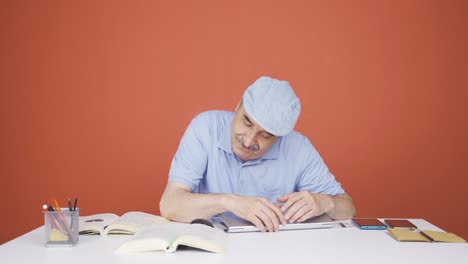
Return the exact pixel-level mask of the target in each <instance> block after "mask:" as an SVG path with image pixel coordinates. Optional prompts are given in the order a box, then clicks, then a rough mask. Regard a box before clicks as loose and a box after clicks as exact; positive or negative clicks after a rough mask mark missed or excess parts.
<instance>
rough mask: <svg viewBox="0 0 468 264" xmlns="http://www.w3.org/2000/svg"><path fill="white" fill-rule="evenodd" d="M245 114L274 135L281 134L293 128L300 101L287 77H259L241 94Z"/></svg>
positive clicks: (299, 109) (299, 110) (298, 112)
mask: <svg viewBox="0 0 468 264" xmlns="http://www.w3.org/2000/svg"><path fill="white" fill-rule="evenodd" d="M242 103H243V106H244V109H245V111H246V112H247V114H248V115H249V116H250V117H251V118H252V119H253V120H254V121H255V122H256V123H257V124H258V125H259V126H261V127H262V128H263V129H265V130H266V131H267V132H269V133H271V134H273V135H275V136H285V135H287V134H289V132H291V131H292V130H293V129H294V126H295V125H296V122H297V119H298V117H299V114H300V112H301V103H300V101H299V98H298V97H297V96H296V94H295V93H294V91H293V89H292V87H291V85H289V83H288V82H287V81H281V80H277V79H273V78H270V77H266V76H263V77H260V78H258V79H257V80H256V81H255V82H254V83H253V84H251V85H250V86H249V87H248V88H247V90H245V92H244V95H243V96H242Z"/></svg>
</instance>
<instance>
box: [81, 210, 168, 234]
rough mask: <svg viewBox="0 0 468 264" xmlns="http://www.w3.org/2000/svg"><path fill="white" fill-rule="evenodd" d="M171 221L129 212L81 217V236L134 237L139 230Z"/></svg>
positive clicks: (146, 214)
mask: <svg viewBox="0 0 468 264" xmlns="http://www.w3.org/2000/svg"><path fill="white" fill-rule="evenodd" d="M168 222H169V221H168V220H167V219H166V218H164V217H161V216H157V215H153V214H148V213H143V212H128V213H125V214H123V215H122V216H120V217H119V216H118V215H116V214H110V213H106V214H95V215H90V216H83V217H80V225H79V233H80V235H99V234H101V235H102V236H105V235H108V234H121V235H133V234H135V233H136V232H137V231H138V230H141V229H143V228H145V227H150V226H152V225H153V224H162V223H168Z"/></svg>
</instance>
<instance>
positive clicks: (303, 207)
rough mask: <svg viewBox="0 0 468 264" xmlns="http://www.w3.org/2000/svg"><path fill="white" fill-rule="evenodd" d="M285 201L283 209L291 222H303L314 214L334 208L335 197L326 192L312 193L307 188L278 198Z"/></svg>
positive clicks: (279, 200)
mask: <svg viewBox="0 0 468 264" xmlns="http://www.w3.org/2000/svg"><path fill="white" fill-rule="evenodd" d="M277 200H278V202H282V203H284V204H283V205H282V206H281V211H283V212H284V213H285V215H284V217H285V219H286V220H287V221H289V223H294V222H303V221H305V220H307V219H309V218H311V217H313V216H318V215H321V214H323V213H325V212H328V211H330V210H331V209H332V208H334V202H333V199H332V198H331V197H330V196H329V195H326V194H317V193H311V192H308V191H306V190H302V191H300V192H294V193H290V194H286V195H284V196H281V197H278V198H277Z"/></svg>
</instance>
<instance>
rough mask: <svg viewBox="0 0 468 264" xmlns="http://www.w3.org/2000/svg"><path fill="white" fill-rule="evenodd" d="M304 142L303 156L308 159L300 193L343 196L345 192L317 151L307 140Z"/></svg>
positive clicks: (300, 184) (301, 178) (302, 174)
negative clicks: (306, 191)
mask: <svg viewBox="0 0 468 264" xmlns="http://www.w3.org/2000/svg"><path fill="white" fill-rule="evenodd" d="M304 141H305V142H303V143H304V144H303V146H304V148H302V150H301V151H303V153H302V155H304V156H305V157H307V158H306V159H305V166H303V168H304V170H303V171H302V173H301V177H300V180H299V184H298V186H297V188H298V191H300V190H308V191H309V192H313V193H321V194H329V195H338V194H343V193H344V192H345V191H344V190H343V188H342V187H341V184H340V183H339V182H337V181H336V179H335V176H333V174H332V173H331V172H330V171H329V169H328V167H327V165H325V163H324V162H323V159H322V157H320V155H319V153H318V152H317V150H316V149H315V148H314V147H313V146H312V144H311V143H310V141H309V140H308V139H307V138H304Z"/></svg>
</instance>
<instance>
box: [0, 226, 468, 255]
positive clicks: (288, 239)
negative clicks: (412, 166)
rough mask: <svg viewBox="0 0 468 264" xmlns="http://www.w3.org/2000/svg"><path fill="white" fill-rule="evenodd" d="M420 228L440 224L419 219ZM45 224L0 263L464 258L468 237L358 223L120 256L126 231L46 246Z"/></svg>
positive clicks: (3, 250)
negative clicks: (220, 247) (416, 234)
mask: <svg viewBox="0 0 468 264" xmlns="http://www.w3.org/2000/svg"><path fill="white" fill-rule="evenodd" d="M410 221H411V222H413V223H414V224H416V225H417V226H418V227H419V228H420V229H429V230H439V231H440V229H439V228H437V227H436V226H434V225H431V224H430V223H428V222H426V221H425V220H422V219H410ZM43 228H44V227H40V228H37V229H35V230H33V231H31V232H29V233H27V234H25V235H23V236H20V237H18V238H16V239H14V240H12V241H9V242H7V243H5V244H3V245H1V246H0V263H1V264H7V263H8V264H9V263H48V264H52V263H59V264H88V263H153V264H154V263H202V264H208V263H233V264H234V263H235V264H248V263H261V264H267V263H268V264H270V263H281V264H289V263H356V264H363V263H398V264H401V263H423V264H431V263H455V264H456V263H463V264H468V243H453V244H452V243H428V242H398V241H396V240H394V239H393V238H392V237H391V236H390V235H389V234H388V232H387V231H381V230H360V229H358V228H356V227H349V228H333V229H316V230H296V231H281V232H276V233H240V234H229V243H228V249H227V251H226V252H225V253H223V254H215V253H209V252H204V251H200V250H196V249H187V248H186V249H184V250H180V251H177V252H175V253H162V252H155V253H149V254H144V255H130V256H122V255H118V254H116V253H114V249H116V248H117V247H118V246H119V245H121V244H122V243H123V242H124V241H126V240H128V239H130V238H131V237H130V236H107V237H101V236H80V241H79V243H78V244H77V245H76V246H74V247H71V248H46V247H45V246H44V240H45V238H44V236H45V235H44V229H43Z"/></svg>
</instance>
